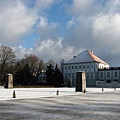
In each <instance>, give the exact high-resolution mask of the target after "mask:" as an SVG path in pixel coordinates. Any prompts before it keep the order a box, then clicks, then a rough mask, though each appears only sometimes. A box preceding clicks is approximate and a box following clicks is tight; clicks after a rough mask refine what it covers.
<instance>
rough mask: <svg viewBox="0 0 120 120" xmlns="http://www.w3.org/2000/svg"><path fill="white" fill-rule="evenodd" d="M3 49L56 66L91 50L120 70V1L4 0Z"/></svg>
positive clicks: (0, 14)
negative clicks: (63, 60)
mask: <svg viewBox="0 0 120 120" xmlns="http://www.w3.org/2000/svg"><path fill="white" fill-rule="evenodd" d="M0 45H6V46H9V47H12V48H13V50H14V51H15V53H16V56H17V57H18V58H22V57H23V55H24V54H34V55H37V56H39V57H40V58H42V59H43V60H44V61H48V60H50V59H52V60H53V61H55V62H60V60H61V59H65V61H67V60H69V59H71V58H72V57H73V56H74V55H77V54H79V53H81V52H82V51H84V50H86V49H88V50H90V51H93V52H94V54H95V55H97V56H98V57H100V58H101V59H103V60H104V61H106V62H107V63H109V64H110V65H112V66H120V0H0Z"/></svg>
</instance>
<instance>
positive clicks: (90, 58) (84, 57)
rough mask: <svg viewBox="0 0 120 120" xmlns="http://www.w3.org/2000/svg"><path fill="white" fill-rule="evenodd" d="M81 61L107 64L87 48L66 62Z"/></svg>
mask: <svg viewBox="0 0 120 120" xmlns="http://www.w3.org/2000/svg"><path fill="white" fill-rule="evenodd" d="M80 62H99V63H103V64H107V63H106V62H104V61H103V60H101V59H100V58H98V57H97V56H95V55H94V54H93V53H92V52H91V51H89V50H85V51H83V52H82V53H80V54H79V55H77V56H74V57H73V58H72V59H70V60H69V61H67V62H66V63H67V64H68V63H80Z"/></svg>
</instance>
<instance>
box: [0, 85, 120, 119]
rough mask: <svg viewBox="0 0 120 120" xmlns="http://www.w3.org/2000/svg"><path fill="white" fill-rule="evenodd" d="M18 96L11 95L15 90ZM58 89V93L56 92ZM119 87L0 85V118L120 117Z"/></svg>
mask: <svg viewBox="0 0 120 120" xmlns="http://www.w3.org/2000/svg"><path fill="white" fill-rule="evenodd" d="M14 90H15V92H16V98H12V96H13V91H14ZM57 90H58V91H59V95H56V92H57ZM119 118H120V88H116V91H115V90H114V89H113V88H104V91H103V92H102V88H87V89H86V93H82V92H75V88H14V89H4V88H3V87H0V120H6V119H9V120H16V119H17V120H21V119H22V120H28V119H29V120H33V119H34V120H119Z"/></svg>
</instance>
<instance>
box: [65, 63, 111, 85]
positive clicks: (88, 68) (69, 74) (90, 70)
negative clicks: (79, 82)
mask: <svg viewBox="0 0 120 120" xmlns="http://www.w3.org/2000/svg"><path fill="white" fill-rule="evenodd" d="M105 67H109V65H107V66H106V65H105V64H102V63H97V62H88V63H72V64H64V65H63V76H64V81H65V85H66V84H67V80H68V79H70V78H71V79H72V84H73V86H75V85H76V72H78V71H85V73H86V84H87V86H96V80H97V79H98V68H105Z"/></svg>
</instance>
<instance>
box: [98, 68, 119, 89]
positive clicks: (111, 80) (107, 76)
mask: <svg viewBox="0 0 120 120" xmlns="http://www.w3.org/2000/svg"><path fill="white" fill-rule="evenodd" d="M98 76H99V79H98V80H97V81H96V86H97V87H120V68H109V69H100V70H98Z"/></svg>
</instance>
